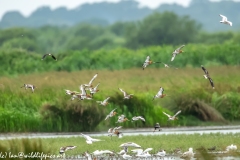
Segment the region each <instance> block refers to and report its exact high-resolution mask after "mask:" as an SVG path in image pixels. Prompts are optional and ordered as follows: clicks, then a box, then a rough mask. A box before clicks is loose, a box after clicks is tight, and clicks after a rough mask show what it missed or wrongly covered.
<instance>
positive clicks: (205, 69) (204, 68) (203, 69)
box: [201, 65, 209, 75]
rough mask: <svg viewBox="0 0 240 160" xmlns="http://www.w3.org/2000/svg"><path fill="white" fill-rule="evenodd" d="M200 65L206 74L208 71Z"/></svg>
mask: <svg viewBox="0 0 240 160" xmlns="http://www.w3.org/2000/svg"><path fill="white" fill-rule="evenodd" d="M201 67H202V70H203V71H204V73H205V74H206V75H208V74H209V73H208V71H207V70H206V68H204V67H203V65H201Z"/></svg>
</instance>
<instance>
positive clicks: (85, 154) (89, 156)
mask: <svg viewBox="0 0 240 160" xmlns="http://www.w3.org/2000/svg"><path fill="white" fill-rule="evenodd" d="M84 156H86V157H87V160H92V156H91V155H90V154H89V153H88V152H84Z"/></svg>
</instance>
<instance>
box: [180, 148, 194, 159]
mask: <svg viewBox="0 0 240 160" xmlns="http://www.w3.org/2000/svg"><path fill="white" fill-rule="evenodd" d="M193 156H194V153H193V148H189V149H188V151H186V152H184V153H183V154H182V156H181V158H193Z"/></svg>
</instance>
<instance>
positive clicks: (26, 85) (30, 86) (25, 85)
mask: <svg viewBox="0 0 240 160" xmlns="http://www.w3.org/2000/svg"><path fill="white" fill-rule="evenodd" d="M23 87H24V88H25V89H28V88H31V89H32V93H33V92H34V89H35V88H37V87H36V86H34V85H32V84H23V86H22V87H21V88H23Z"/></svg>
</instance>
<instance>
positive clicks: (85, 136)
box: [81, 133, 92, 140]
mask: <svg viewBox="0 0 240 160" xmlns="http://www.w3.org/2000/svg"><path fill="white" fill-rule="evenodd" d="M81 135H82V136H83V137H84V138H85V139H86V140H92V138H91V137H90V136H88V135H85V134H82V133H81Z"/></svg>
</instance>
